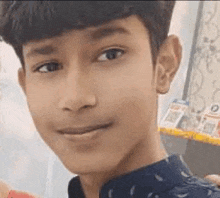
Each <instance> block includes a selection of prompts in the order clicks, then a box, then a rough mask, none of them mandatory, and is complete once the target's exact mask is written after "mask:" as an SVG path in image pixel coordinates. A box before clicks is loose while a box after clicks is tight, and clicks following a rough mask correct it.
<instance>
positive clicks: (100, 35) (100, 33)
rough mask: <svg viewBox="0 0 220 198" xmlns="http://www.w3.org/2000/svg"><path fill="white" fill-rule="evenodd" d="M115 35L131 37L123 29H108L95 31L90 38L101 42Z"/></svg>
mask: <svg viewBox="0 0 220 198" xmlns="http://www.w3.org/2000/svg"><path fill="white" fill-rule="evenodd" d="M115 34H127V35H130V34H131V33H130V32H129V31H128V30H127V29H125V28H123V27H106V28H100V29H98V30H95V31H94V32H92V33H91V35H90V37H91V39H92V40H101V39H103V38H105V37H109V36H113V35H115Z"/></svg>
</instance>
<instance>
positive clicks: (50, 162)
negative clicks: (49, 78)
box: [0, 1, 198, 198]
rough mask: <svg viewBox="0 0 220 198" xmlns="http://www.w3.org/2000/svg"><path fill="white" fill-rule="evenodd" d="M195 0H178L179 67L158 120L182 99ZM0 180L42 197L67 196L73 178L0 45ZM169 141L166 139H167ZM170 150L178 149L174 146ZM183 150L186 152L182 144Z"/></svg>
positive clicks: (10, 57) (14, 64) (7, 52)
mask: <svg viewBox="0 0 220 198" xmlns="http://www.w3.org/2000/svg"><path fill="white" fill-rule="evenodd" d="M197 8H198V1H195V2H193V1H185V2H184V1H177V4H176V7H175V11H174V15H173V21H172V25H171V29H170V33H175V34H177V35H178V36H179V37H180V39H181V41H182V44H183V60H182V64H181V68H180V70H179V72H178V74H177V76H176V77H175V79H174V82H173V84H172V87H171V89H170V92H169V94H167V95H166V96H161V97H160V99H159V106H160V108H159V119H160V118H161V117H162V116H163V115H164V114H165V112H166V110H167V108H168V105H169V104H170V102H172V101H173V99H174V98H181V97H182V91H183V87H184V82H185V77H186V71H187V66H188V60H189V54H190V49H191V43H192V37H193V32H194V26H195V19H196V14H197ZM0 50H1V51H0V55H1V64H2V67H3V71H2V73H1V76H0V77H1V85H0V87H1V95H2V98H1V100H0V110H1V117H0V118H1V119H0V178H1V179H3V180H5V181H7V182H8V183H10V184H11V185H12V186H13V187H14V188H16V189H21V190H27V191H31V192H33V193H36V194H39V195H41V196H42V197H44V198H52V197H53V198H60V197H67V184H68V182H69V180H70V178H71V177H72V174H70V173H69V172H68V171H67V170H66V169H65V168H64V167H63V165H62V164H61V163H60V162H59V161H58V159H57V158H56V157H55V155H54V154H52V153H51V151H50V149H49V148H48V147H47V146H46V145H45V144H44V143H43V141H42V140H41V138H40V137H39V135H38V133H37V132H36V129H35V127H34V125H33V123H32V119H31V117H30V115H29V112H28V109H27V105H26V102H25V97H24V94H23V93H22V91H21V89H20V88H19V86H18V83H17V69H18V68H19V67H20V63H19V60H18V58H17V57H16V56H15V53H14V51H13V50H12V48H11V47H10V46H8V45H6V44H5V43H1V44H0ZM167 141H169V140H167ZM173 145H174V147H172V144H171V147H172V149H178V147H176V145H175V144H173ZM182 146H183V149H182V148H181V150H184V149H185V143H184V145H182Z"/></svg>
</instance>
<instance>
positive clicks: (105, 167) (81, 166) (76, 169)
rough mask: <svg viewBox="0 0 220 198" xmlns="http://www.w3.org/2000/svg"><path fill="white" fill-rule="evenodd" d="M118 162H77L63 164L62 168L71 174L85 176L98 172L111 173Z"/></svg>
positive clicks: (104, 160)
mask: <svg viewBox="0 0 220 198" xmlns="http://www.w3.org/2000/svg"><path fill="white" fill-rule="evenodd" d="M119 163H120V160H116V159H114V160H106V159H105V158H104V159H100V158H99V159H98V160H95V159H93V160H78V161H77V162H76V163H68V164H64V166H65V167H66V168H67V169H68V170H69V171H70V172H72V173H73V174H77V175H85V174H92V173H98V172H111V171H114V170H115V169H116V167H117V166H118V164H119Z"/></svg>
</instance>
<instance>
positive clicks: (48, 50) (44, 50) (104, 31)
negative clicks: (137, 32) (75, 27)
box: [26, 27, 130, 58]
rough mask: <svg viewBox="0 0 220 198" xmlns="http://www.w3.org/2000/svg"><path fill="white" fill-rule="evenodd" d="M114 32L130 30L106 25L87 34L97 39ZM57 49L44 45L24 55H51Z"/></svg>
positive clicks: (124, 32) (120, 32)
mask: <svg viewBox="0 0 220 198" xmlns="http://www.w3.org/2000/svg"><path fill="white" fill-rule="evenodd" d="M115 34H127V35H129V34H130V32H129V31H128V30H127V29H125V28H123V27H106V28H100V29H98V30H95V31H94V32H92V33H91V34H90V35H89V37H90V39H92V40H96V41H97V40H101V39H104V38H106V37H109V36H113V35H115ZM57 51H58V49H57V48H56V47H54V46H52V45H45V46H43V47H39V48H34V49H32V50H30V52H28V53H27V54H26V57H27V58H28V57H31V56H37V55H51V54H53V53H55V52H57Z"/></svg>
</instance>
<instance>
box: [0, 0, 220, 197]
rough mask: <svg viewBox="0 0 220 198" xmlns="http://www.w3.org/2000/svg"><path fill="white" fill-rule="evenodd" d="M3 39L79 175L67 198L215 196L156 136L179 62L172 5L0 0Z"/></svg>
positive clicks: (45, 126) (51, 139) (32, 105)
mask: <svg viewBox="0 0 220 198" xmlns="http://www.w3.org/2000/svg"><path fill="white" fill-rule="evenodd" d="M2 5H3V9H2V16H1V25H0V34H1V36H2V37H3V39H4V40H5V41H6V42H7V43H9V44H11V45H12V46H13V47H14V49H15V51H16V53H17V55H18V57H19V58H20V61H21V63H22V68H21V69H20V70H19V71H18V76H19V83H20V85H21V87H22V89H23V91H24V93H25V94H26V96H27V102H28V105H29V109H30V112H31V115H32V117H33V120H34V123H35V125H36V128H37V130H38V131H39V133H40V135H41V137H42V138H43V140H44V141H45V142H46V143H47V144H48V145H49V146H50V148H51V149H52V150H53V151H54V152H55V153H56V154H57V155H58V157H59V158H60V160H61V161H62V162H63V164H64V165H65V167H66V168H67V169H68V170H69V171H71V172H73V173H76V174H78V175H79V176H78V177H76V178H73V179H72V180H71V181H70V183H69V187H68V193H69V197H71V198H75V197H78V198H81V197H86V198H98V197H102V198H105V197H106V198H107V197H109V198H111V197H120V198H124V197H138V198H142V197H148V198H150V197H154V198H156V197H157V198H159V197H161V198H162V197H169V198H172V197H193V198H195V197H200V198H201V197H220V191H219V190H218V189H217V188H216V187H215V186H214V185H212V184H210V183H208V182H205V181H204V180H200V179H198V178H196V177H194V176H193V175H192V174H191V173H190V171H189V169H188V168H187V166H186V165H185V164H184V162H183V160H182V159H181V157H180V156H178V155H172V156H167V154H166V151H165V150H164V148H163V147H162V146H161V142H160V133H159V131H157V123H156V120H157V99H158V94H165V93H167V92H168V90H169V87H170V83H171V82H172V79H173V77H174V75H175V73H176V71H177V69H178V66H179V63H180V60H181V45H180V43H179V40H178V38H177V37H176V36H169V37H168V36H167V33H168V29H169V24H170V18H171V15H172V10H173V7H174V2H173V1H149V2H147V1H146V2H119V1H118V2H115V1H114V2H94V1H91V2H84V1H82V2H74V1H68V2H62V1H12V2H11V1H10V2H8V1H4V2H2Z"/></svg>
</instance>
